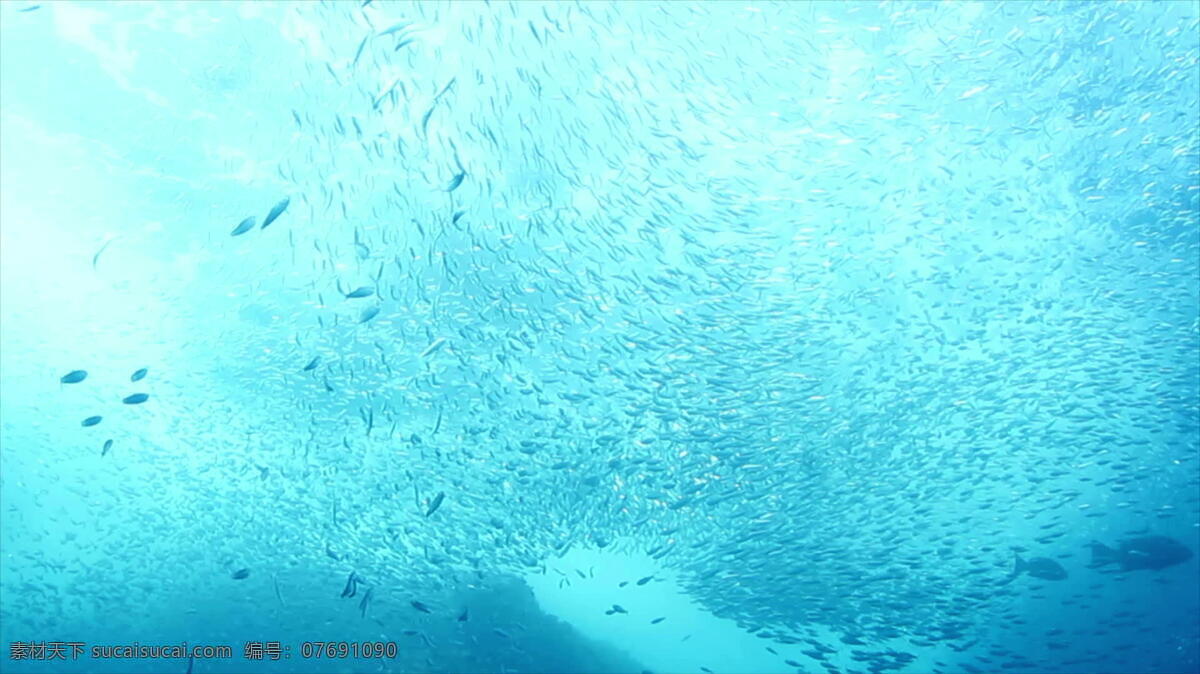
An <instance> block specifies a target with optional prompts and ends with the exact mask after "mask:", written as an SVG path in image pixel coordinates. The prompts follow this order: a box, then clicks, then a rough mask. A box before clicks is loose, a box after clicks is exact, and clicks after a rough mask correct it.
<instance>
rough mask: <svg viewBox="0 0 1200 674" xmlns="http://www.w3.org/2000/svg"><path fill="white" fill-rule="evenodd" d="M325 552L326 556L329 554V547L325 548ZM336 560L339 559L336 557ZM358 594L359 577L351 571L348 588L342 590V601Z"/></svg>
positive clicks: (347, 581) (347, 582) (347, 580)
mask: <svg viewBox="0 0 1200 674" xmlns="http://www.w3.org/2000/svg"><path fill="white" fill-rule="evenodd" d="M325 552H326V554H328V553H329V548H328V547H326V548H325ZM330 556H332V555H330ZM334 559H337V557H334ZM356 594H358V576H356V575H354V572H353V571H351V572H350V577H349V578H347V579H346V587H345V588H343V589H342V599H345V598H346V597H353V596H354V595H356Z"/></svg>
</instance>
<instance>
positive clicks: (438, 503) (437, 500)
mask: <svg viewBox="0 0 1200 674" xmlns="http://www.w3.org/2000/svg"><path fill="white" fill-rule="evenodd" d="M445 498H446V492H444V491H439V492H438V494H437V496H434V497H433V502H432V503H430V504H429V510H426V511H425V516H426V517H429V516H430V515H432V514H434V513H435V512H437V509H438V508H440V507H442V501H443V500H445Z"/></svg>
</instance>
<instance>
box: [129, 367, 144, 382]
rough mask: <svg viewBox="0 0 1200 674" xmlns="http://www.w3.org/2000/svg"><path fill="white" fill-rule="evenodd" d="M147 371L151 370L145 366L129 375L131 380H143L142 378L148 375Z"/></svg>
mask: <svg viewBox="0 0 1200 674" xmlns="http://www.w3.org/2000/svg"><path fill="white" fill-rule="evenodd" d="M147 372H149V370H147V369H146V368H144V367H143V368H142V369H140V370H136V371H135V372H134V373H133V374H131V375H129V381H141V380H142V378H143V377H145V376H146V373H147Z"/></svg>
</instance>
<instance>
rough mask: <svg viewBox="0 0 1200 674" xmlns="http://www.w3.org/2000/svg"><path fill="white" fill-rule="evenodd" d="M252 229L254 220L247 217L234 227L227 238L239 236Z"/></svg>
mask: <svg viewBox="0 0 1200 674" xmlns="http://www.w3.org/2000/svg"><path fill="white" fill-rule="evenodd" d="M252 229H254V218H253V217H249V218H246V219H245V220H242V223H241V224H240V225H238V226H237V227H234V228H233V231H232V232H230V233H229V236H241V235H242V234H245V233H246V232H248V231H250V230H252Z"/></svg>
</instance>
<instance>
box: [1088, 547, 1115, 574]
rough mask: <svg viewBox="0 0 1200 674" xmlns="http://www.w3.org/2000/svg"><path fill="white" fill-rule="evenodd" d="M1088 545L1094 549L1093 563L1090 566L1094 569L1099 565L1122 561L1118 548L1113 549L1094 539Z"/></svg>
mask: <svg viewBox="0 0 1200 674" xmlns="http://www.w3.org/2000/svg"><path fill="white" fill-rule="evenodd" d="M1087 546H1088V547H1089V548H1091V549H1092V563H1091V564H1089V565H1088V566H1089V567H1091V568H1093V569H1094V568H1096V567H1098V566H1104V565H1105V564H1114V563H1116V562H1119V561H1120V557H1119V556H1118V555H1117V551H1116V550H1113V549H1112V548H1110V547H1108V546H1107V545H1105V544H1103V543H1101V542H1099V541H1092V542H1091V543H1088V545H1087Z"/></svg>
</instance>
